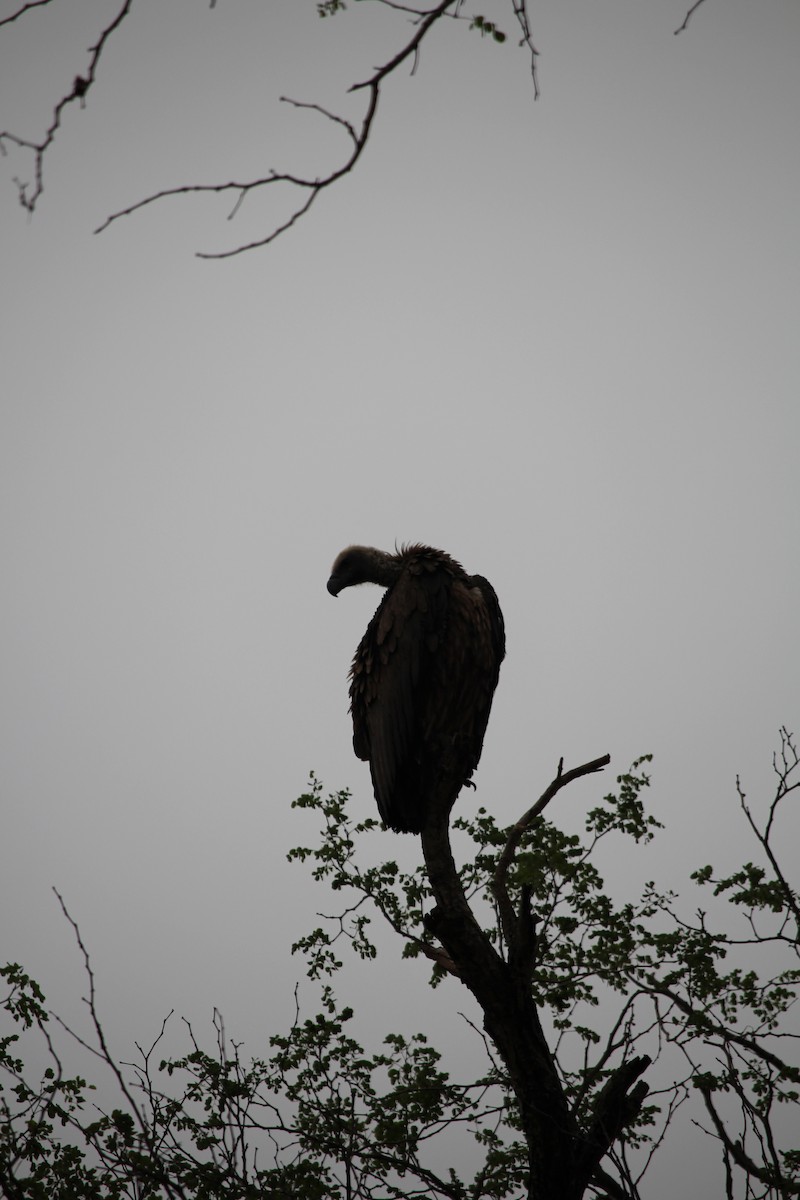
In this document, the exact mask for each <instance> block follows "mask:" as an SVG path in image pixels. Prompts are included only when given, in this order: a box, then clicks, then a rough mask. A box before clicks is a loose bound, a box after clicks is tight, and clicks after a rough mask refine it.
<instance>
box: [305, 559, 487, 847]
mask: <svg viewBox="0 0 800 1200" xmlns="http://www.w3.org/2000/svg"><path fill="white" fill-rule="evenodd" d="M375 576H379V578H375ZM362 582H378V583H382V584H383V586H385V587H386V588H387V591H386V594H385V595H384V597H383V600H382V601H381V603H380V605H379V606H378V610H377V612H376V613H375V616H374V617H373V618H372V620H371V621H370V623H369V626H368V627H367V631H366V633H365V634H364V637H363V638H362V639H361V643H360V645H359V647H358V649H357V650H356V653H355V657H354V659H353V665H352V667H351V670H350V709H351V713H352V716H353V748H354V749H355V752H356V754H357V756H358V757H359V758H362V759H365V760H368V761H369V764H370V771H371V773H372V782H373V786H374V789H375V797H376V799H377V801H378V809H379V811H380V814H381V817H382V818H383V820H384V822H385V823H386V824H387V825H388V826H390V828H392V829H394V830H396V831H398V832H413V833H419V832H420V831H421V830H422V827H423V824H424V822H425V817H426V812H427V801H428V798H429V797H430V796H431V795H432V792H433V789H434V788H435V787H436V786H437V785H438V783H439V782H440V781H441V777H442V773H443V772H446V773H447V774H448V776H450V777H451V780H452V783H453V785H454V791H453V798H455V795H456V794H457V792H458V790H459V789H460V788H461V787H462V786H463V784H464V783H466V782H467V781H468V780H469V779H470V777H471V775H472V773H473V771H474V770H475V768H476V767H477V765H478V760H479V759H480V756H481V750H482V748H483V738H484V734H485V732H486V725H487V722H488V720H489V712H490V709H491V705H492V697H493V695H494V690H495V687H496V686H497V680H498V677H499V673H500V663H501V662H502V660H503V657H504V654H505V634H504V628H503V617H502V614H501V612H500V606H499V604H498V602H497V596H496V595H495V593H494V590H493V588H492V587H491V584H489V583H488V582H487V580H485V579H484V578H482V576H479V575H475V576H468V575H467V574H466V573H465V572H464V570H463V568H462V567H461V566H460V564H459V563H457V562H456V561H455V560H454V559H452V558H450V556H449V555H447V554H445V553H443V552H442V551H440V550H434V549H432V548H431V547H429V546H419V545H414V546H407V547H403V548H402V549H401V550H400V551H399V552H398V553H397V554H395V555H384V554H382V552H381V551H375V550H372V549H371V548H368V547H349V548H348V550H345V551H342V553H341V554H340V555H339V557H338V558H337V560H336V562H335V563H334V566H333V571H332V573H331V578H330V580H329V582H328V588H329V590H330V591H331V592H332V593H333V594H334V595H336V594H338V592H339V591H341V590H342V589H343V588H344V587H348V586H351V585H352V584H354V583H362Z"/></svg>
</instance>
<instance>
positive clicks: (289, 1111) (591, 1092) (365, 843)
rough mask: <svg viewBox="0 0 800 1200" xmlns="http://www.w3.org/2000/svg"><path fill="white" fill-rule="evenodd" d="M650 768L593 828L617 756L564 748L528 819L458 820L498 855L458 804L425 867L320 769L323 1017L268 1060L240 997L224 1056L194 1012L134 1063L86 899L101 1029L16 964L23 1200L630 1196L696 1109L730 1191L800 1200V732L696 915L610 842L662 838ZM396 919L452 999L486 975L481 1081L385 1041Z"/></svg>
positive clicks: (12, 1084)
mask: <svg viewBox="0 0 800 1200" xmlns="http://www.w3.org/2000/svg"><path fill="white" fill-rule="evenodd" d="M649 761H650V760H649V756H644V757H642V758H640V759H638V760H637V761H636V762H634V764H633V765H632V766H631V768H630V770H629V771H627V772H625V773H624V774H622V775H620V776H619V777H618V778H617V787H616V789H615V790H614V791H612V792H610V793H608V794H607V795H606V796H604V797H603V799H602V800H601V801H600V802H599V803H598V804H596V805H595V806H593V807H592V808H590V809H589V811H588V812H587V814H586V818H585V829H584V833H583V835H581V836H579V835H577V834H574V833H566V832H564V831H563V830H562V829H561V828H559V825H558V823H557V822H556V821H555V820H552V821H551V820H550V819H549V814H548V817H545V815H544V813H545V810H546V809H548V807H549V806H550V805H551V804H552V803H553V801H554V800H555V799H556V797H557V796H558V795H559V793H560V792H561V791H562V789H563V788H564V787H566V786H568V785H569V784H570V783H571V782H573V781H574V780H575V779H577V778H580V777H582V776H593V775H595V774H596V773H597V772H598V771H599V770H602V768H603V767H604V766H605V765H606V763H607V758H605V757H604V758H601V759H596V760H592V761H591V762H588V763H585V764H582V765H581V766H579V767H577V768H574V769H573V770H570V771H565V770H564V769H563V765H562V764H559V769H558V772H557V773H556V775H555V777H554V779H553V780H552V782H551V783H550V785H549V786H548V788H547V789H546V790H545V791H544V792H543V793H542V795H541V796H540V798H539V799H538V800H537V801H536V803H535V804H533V805H532V806H531V807H530V808H528V810H527V811H526V812H525V813H524V814H523V815H522V816H521V817H520V819H519V820H518V821H517V822H516V823H515V824H514V825H512V826H511V827H510V828H507V829H501V828H499V827H498V826H497V824H496V822H495V820H494V818H493V817H492V816H491V815H490V814H489V813H488V812H487V811H486V810H485V809H480V810H479V811H478V813H477V815H476V816H475V817H474V818H464V817H458V816H457V817H456V818H455V820H454V821H453V831H454V835H455V836H456V837H457V838H458V839H459V842H460V843H461V844H462V845H463V846H464V847H471V850H469V851H468V852H467V853H465V855H464V858H463V861H462V863H461V865H460V866H459V867H456V866H455V864H454V861H453V857H452V853H451V847H450V832H449V830H448V826H447V821H446V819H445V820H444V821H443V822H439V823H437V822H435V821H434V822H431V823H430V824H429V826H428V828H427V830H426V832H425V833H423V836H422V847H423V852H424V862H420V863H419V865H418V866H417V867H416V868H415V869H414V870H411V871H407V870H406V871H404V870H401V869H400V868H399V867H398V864H397V862H396V861H394V859H392V858H383V857H379V858H378V861H377V862H373V863H372V864H371V865H366V859H367V858H368V854H367V853H366V850H367V848H368V847H369V848H371V849H374V846H375V840H374V839H376V838H383V839H387V835H386V833H385V832H383V831H382V830H381V829H380V827H379V824H378V822H377V821H376V820H374V819H371V818H370V819H368V820H365V821H362V822H359V823H354V821H353V818H352V816H351V815H350V811H349V801H350V795H349V792H347V791H337V792H334V793H331V794H326V793H325V789H324V788H323V786H322V784H321V782H320V781H319V780H317V779H315V778H313V777H312V779H311V783H310V787H309V790H308V791H307V792H306V793H305V794H304V795H303V796H301V797H300V798H299V799H298V800H297V801H295V806H296V807H297V808H300V809H305V810H308V811H309V812H311V813H313V814H315V815H316V816H317V817H318V818H319V821H320V824H321V836H320V839H319V841H318V842H316V843H315V844H312V845H303V846H298V847H296V848H294V849H293V850H292V851H290V855H289V857H290V859H291V860H293V861H295V862H296V863H298V865H299V866H300V867H302V868H304V869H306V870H310V873H311V876H312V877H313V879H315V880H316V881H317V883H318V884H320V885H322V886H325V887H326V888H327V889H328V890H329V892H332V893H333V894H334V895H336V896H339V897H340V904H339V908H338V911H337V912H336V913H334V914H333V915H332V916H330V917H328V918H325V919H324V921H323V923H321V924H320V925H318V926H317V927H316V928H314V929H313V930H311V931H310V932H309V933H308V934H307V935H306V936H305V937H303V938H301V939H300V940H299V941H298V942H297V943H296V944H295V945H294V946H293V951H294V952H295V953H296V954H298V955H300V956H301V957H302V959H303V961H304V963H305V970H306V972H307V975H308V977H309V978H310V979H311V980H312V981H314V983H315V985H316V986H317V987H318V988H319V1001H320V1004H319V1011H318V1012H317V1013H316V1014H315V1015H313V1016H305V1015H304V1014H303V1012H301V1009H300V1005H299V1003H298V1007H297V1012H296V1017H295V1020H294V1022H293V1023H292V1025H291V1028H290V1029H289V1030H288V1031H286V1032H285V1033H278V1034H272V1035H271V1036H270V1037H269V1038H268V1039H267V1041H266V1045H265V1050H266V1053H265V1054H264V1056H263V1057H256V1058H253V1059H250V1060H246V1059H245V1058H244V1056H243V1054H242V1053H241V1046H240V1045H239V1044H238V1043H237V1042H236V1041H235V1040H233V1039H232V1038H230V1036H229V1035H228V1034H227V1032H226V1029H225V1025H224V1022H223V1018H222V1015H221V1014H219V1013H217V1012H215V1013H214V1017H213V1031H214V1035H213V1039H212V1043H211V1045H210V1046H209V1045H207V1044H206V1043H205V1041H204V1040H203V1039H202V1038H201V1037H198V1036H197V1035H196V1033H195V1030H194V1028H193V1026H192V1025H191V1024H189V1023H188V1022H186V1023H185V1036H186V1042H187V1045H186V1050H185V1053H183V1054H181V1055H179V1056H172V1057H170V1056H168V1055H162V1052H161V1045H162V1042H163V1040H164V1037H165V1033H166V1029H167V1021H168V1020H169V1019H170V1018H167V1020H165V1022H164V1025H163V1026H162V1028H161V1030H160V1031H159V1032H158V1034H157V1036H156V1037H155V1038H154V1039H153V1040H152V1041H151V1042H150V1043H145V1044H139V1043H137V1045H136V1054H135V1056H134V1057H133V1058H132V1060H131V1061H129V1062H118V1061H117V1060H116V1059H115V1058H114V1057H113V1055H112V1054H111V1052H110V1050H109V1047H108V1044H107V1041H106V1036H105V1033H104V1029H103V1023H102V1018H101V1012H100V1005H99V1002H98V999H97V996H96V991H95V977H94V970H93V967H92V963H91V961H90V958H89V954H88V951H87V949H86V947H85V945H84V943H83V941H82V938H81V934H80V931H79V929H78V927H77V925H76V924H75V922H74V921H72V918H71V917H69V914H68V913H67V914H66V915H67V917H68V919H69V920H70V921H71V923H72V926H73V930H74V933H75V936H76V939H77V943H78V946H79V949H80V951H81V953H82V954H83V957H84V963H85V969H86V978H87V982H88V993H87V996H86V1002H87V1005H88V1008H89V1012H90V1015H91V1024H92V1029H93V1037H92V1040H91V1041H88V1040H87V1039H86V1038H84V1037H82V1036H80V1035H78V1034H75V1033H71V1031H70V1030H69V1029H68V1028H67V1027H66V1026H64V1025H63V1023H62V1022H61V1021H60V1020H59V1018H58V1017H57V1016H56V1015H55V1014H54V1013H52V1012H50V1011H49V1009H48V1007H47V1004H46V1000H45V996H44V994H43V991H42V989H41V988H40V986H39V984H38V983H37V982H36V981H34V980H32V979H31V978H30V977H29V976H28V975H27V973H26V972H25V970H24V968H23V967H22V966H20V965H19V964H9V965H8V966H6V967H5V968H4V969H3V970H2V976H3V978H4V980H5V983H6V987H7V994H6V997H5V1001H4V1009H5V1013H6V1014H7V1022H8V1027H9V1032H7V1033H6V1034H5V1035H4V1036H3V1037H2V1039H0V1065H2V1068H3V1071H4V1080H3V1084H2V1093H0V1106H1V1110H2V1120H1V1123H0V1184H1V1185H2V1188H3V1194H4V1195H6V1196H8V1197H10V1198H11V1200H17V1198H19V1200H22V1198H23V1197H24V1198H25V1200H27V1198H29V1197H45V1196H47V1197H63V1198H67V1197H74V1198H76V1200H77V1198H78V1197H81V1198H83V1197H98V1198H99V1197H103V1198H104V1200H105V1198H106V1197H108V1198H115V1197H123V1196H124V1197H137V1198H144V1197H148V1198H149V1197H152V1198H155V1197H187V1198H188V1197H192V1198H197V1200H200V1198H204V1197H216V1196H226V1197H228V1196H229V1197H237V1198H238V1197H241V1198H242V1200H244V1198H247V1200H254V1198H256V1197H259V1198H262V1197H303V1198H307V1197H308V1198H311V1197H342V1198H344V1197H356V1196H363V1197H369V1196H373V1197H378V1196H382V1197H387V1196H392V1197H398V1198H399V1197H422V1196H426V1197H443V1198H445V1197H446V1198H450V1200H467V1198H470V1200H478V1198H479V1197H505V1196H528V1197H531V1198H533V1197H536V1198H537V1200H542V1198H544V1197H548V1198H549V1197H552V1198H553V1200H555V1197H561V1198H568V1197H581V1196H587V1195H593V1196H600V1197H607V1198H609V1200H619V1198H621V1197H643V1196H645V1195H647V1190H646V1184H647V1172H648V1168H649V1167H650V1165H651V1163H652V1161H653V1158H654V1156H655V1155H656V1154H657V1153H658V1152H660V1151H662V1148H663V1153H667V1154H668V1153H669V1147H670V1144H671V1139H672V1138H674V1137H679V1135H680V1124H681V1121H682V1120H686V1119H688V1118H690V1119H692V1120H694V1121H695V1122H696V1123H697V1124H699V1125H700V1126H701V1127H702V1128H703V1129H704V1130H705V1132H706V1133H707V1134H708V1135H709V1137H711V1138H712V1139H714V1141H715V1142H716V1144H717V1148H718V1152H719V1157H720V1160H721V1170H722V1180H721V1182H720V1188H721V1189H722V1188H724V1189H725V1193H724V1194H725V1195H727V1196H729V1197H734V1196H736V1197H739V1196H741V1197H759V1198H762V1200H767V1198H770V1200H771V1198H778V1197H787V1196H792V1195H796V1194H798V1192H800V1152H798V1150H797V1148H796V1146H795V1145H794V1144H793V1143H792V1136H793V1129H792V1122H791V1120H786V1119H785V1118H784V1115H785V1114H786V1113H788V1112H791V1109H792V1106H793V1105H795V1104H796V1102H797V1100H798V1096H800V1065H799V1064H798V1056H797V1041H798V1035H797V1033H796V1032H793V1031H792V1028H791V1016H792V1008H793V1005H794V1003H795V1001H796V998H797V989H798V984H800V969H799V968H798V965H797V957H798V948H799V947H800V897H798V893H797V891H796V889H795V886H794V885H793V883H792V882H791V880H790V878H789V874H788V871H787V869H786V867H785V866H784V865H783V864H782V862H781V854H780V848H779V847H780V836H781V835H780V829H779V826H780V822H781V819H782V817H783V815H784V809H785V808H786V806H787V804H790V803H791V799H792V793H794V792H796V791H797V790H798V788H799V787H800V759H799V758H798V753H797V749H796V745H795V742H794V740H793V738H792V736H791V735H790V734H789V733H788V731H786V730H782V731H781V742H780V749H779V750H778V752H777V754H776V755H775V758H774V770H775V779H776V783H775V790H774V793H773V795H772V796H771V797H770V798H769V799H767V800H764V801H760V802H758V803H757V804H753V803H751V802H750V801H749V800H748V798H747V796H746V794H745V791H744V788H743V786H742V784H741V783H740V782H738V781H737V791H738V803H739V809H740V814H741V817H742V819H743V820H744V822H745V824H746V827H747V828H748V830H749V832H750V834H751V836H752V838H753V841H754V843H755V854H754V860H753V861H748V862H746V863H744V864H743V865H742V866H741V867H739V868H737V869H736V870H734V871H729V872H727V873H719V872H718V871H717V870H716V869H715V868H714V866H713V865H712V864H706V865H704V866H701V867H700V868H698V869H696V870H695V871H694V872H693V873H692V875H691V882H692V886H693V887H696V888H697V889H699V890H700V893H701V895H702V897H703V907H701V908H698V909H697V911H696V912H695V913H694V915H687V913H686V911H685V909H686V901H685V898H682V897H680V896H679V895H678V893H677V892H675V891H672V890H663V888H662V886H661V885H658V884H656V882H651V883H648V884H647V886H646V887H645V888H644V890H643V891H642V892H641V894H640V895H638V896H636V897H635V898H620V897H619V896H617V895H616V894H615V892H616V889H615V888H613V887H609V886H608V885H607V884H606V883H605V881H604V878H603V876H602V874H601V871H600V867H599V861H600V859H601V858H602V857H603V856H604V852H605V851H606V850H607V849H609V848H613V853H614V855H615V857H616V856H620V855H623V854H628V853H630V852H631V850H633V852H634V853H635V847H636V846H637V845H641V844H644V843H646V842H649V841H650V840H651V839H653V838H655V837H656V836H657V835H658V832H659V829H660V826H659V823H658V821H656V820H655V818H654V817H653V816H652V815H651V814H648V812H647V809H646V806H645V803H644V799H645V795H646V789H647V787H648V783H649V776H648V773H647V772H648V769H649ZM381 848H382V850H383V851H384V852H385V851H386V850H387V849H388V850H391V848H392V842H391V840H388V839H387V840H385V841H383V842H381ZM432 897H433V906H432V904H431V900H432ZM59 899H60V897H59ZM62 905H63V902H62ZM65 913H66V908H65ZM376 921H377V922H379V923H385V924H386V925H387V926H388V927H389V928H390V929H391V930H392V931H393V934H394V935H395V936H396V937H397V938H399V939H400V940H401V941H402V943H403V947H404V950H403V953H404V956H405V957H406V958H408V959H411V960H415V959H422V960H425V959H427V960H428V962H429V963H430V966H431V971H430V979H429V982H430V985H431V986H433V987H439V986H442V987H446V988H449V989H452V992H453V1002H454V1004H459V1003H460V1000H459V996H460V994H461V992H462V989H463V987H464V986H466V987H467V988H468V989H469V990H470V991H471V992H472V994H473V996H474V997H475V998H476V1000H477V1002H478V1010H477V1011H478V1012H480V1013H481V1014H482V1026H480V1025H479V1024H478V1022H477V1020H476V1021H472V1020H471V1018H467V1023H468V1024H469V1026H470V1027H471V1030H472V1033H473V1036H474V1037H475V1038H476V1039H477V1040H478V1042H479V1043H480V1044H481V1046H482V1050H483V1054H484V1069H483V1070H482V1071H481V1072H480V1073H479V1074H477V1075H476V1076H475V1077H474V1078H462V1077H459V1075H458V1074H457V1073H456V1074H454V1073H453V1071H452V1069H448V1065H447V1064H446V1063H445V1062H444V1061H443V1058H442V1056H441V1055H440V1053H439V1052H438V1051H437V1050H436V1048H435V1047H434V1046H433V1045H432V1044H431V1042H430V1041H429V1040H428V1037H427V1036H426V1034H425V1032H423V1031H420V1032H419V1033H416V1034H414V1035H411V1036H409V1035H408V1034H407V1033H406V1034H401V1033H398V1032H396V1031H391V1030H390V1031H389V1032H387V1033H386V1035H385V1037H384V1039H383V1043H382V1045H380V1046H378V1047H372V1048H370V1047H365V1046H364V1045H362V1044H361V1041H360V1040H359V1039H358V1037H357V1034H356V1030H357V1018H356V1014H355V1012H354V1010H353V1008H352V1006H350V1005H348V1004H345V1003H342V1002H341V1001H340V1000H339V999H338V997H337V994H336V982H337V976H338V974H339V972H340V970H341V968H342V966H343V963H344V961H345V957H346V954H347V953H348V952H353V953H354V954H355V955H356V956H357V957H358V958H360V959H362V960H365V961H367V962H369V961H372V960H378V959H379V953H378V947H377V941H376V937H375V934H374V929H375V928H376V926H375V924H374V923H375V922H376ZM406 974H407V984H406V986H408V987H413V986H424V984H423V982H422V980H421V979H420V978H419V969H418V967H414V966H413V965H412V964H411V963H410V964H409V965H408V967H407V970H406ZM34 1033H38V1035H39V1037H40V1038H41V1039H43V1046H44V1049H45V1051H46V1055H47V1062H46V1065H45V1067H44V1069H43V1071H42V1072H41V1074H40V1075H39V1076H35V1075H32V1073H31V1069H30V1068H29V1067H27V1066H26V1064H25V1061H24V1058H25V1056H24V1054H23V1048H25V1047H27V1049H28V1051H30V1052H32V1051H31V1046H30V1037H31V1035H32V1034H34ZM70 1036H71V1037H72V1038H73V1039H76V1038H77V1041H78V1042H79V1044H80V1046H82V1047H83V1049H84V1051H85V1052H86V1053H87V1056H88V1061H89V1064H90V1065H91V1066H92V1072H91V1074H92V1075H93V1074H94V1071H95V1069H96V1066H97V1063H98V1061H99V1063H100V1064H102V1065H103V1066H104V1068H105V1069H106V1072H107V1073H110V1077H111V1084H112V1085H113V1089H112V1091H113V1090H115V1091H116V1098H115V1099H114V1098H113V1094H112V1099H111V1100H109V1099H108V1095H109V1091H110V1089H109V1083H108V1080H106V1081H105V1082H100V1081H95V1080H94V1078H93V1079H92V1082H89V1079H88V1075H89V1074H90V1072H87V1077H84V1076H82V1075H73V1074H70V1073H69V1072H68V1071H66V1070H65V1068H64V1066H63V1054H62V1052H61V1050H60V1049H59V1040H60V1039H63V1038H64V1037H70ZM41 1048H42V1047H41V1046H40V1047H38V1051H41ZM32 1053H33V1052H32ZM35 1058H36V1054H35V1053H34V1060H35ZM453 1137H455V1141H453ZM443 1143H444V1145H443ZM454 1147H455V1148H454Z"/></svg>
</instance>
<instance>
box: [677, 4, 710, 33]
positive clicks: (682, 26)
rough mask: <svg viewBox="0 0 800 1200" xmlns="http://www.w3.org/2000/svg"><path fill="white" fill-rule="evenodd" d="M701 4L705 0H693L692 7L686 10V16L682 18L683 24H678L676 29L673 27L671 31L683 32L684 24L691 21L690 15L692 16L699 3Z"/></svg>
mask: <svg viewBox="0 0 800 1200" xmlns="http://www.w3.org/2000/svg"><path fill="white" fill-rule="evenodd" d="M701 4H705V0H695V2H694V4H693V5H692V7H691V8H690V9H689V11H688V12H687V14H686V16H685V17H684V18H683V24H681V25H679V26H678V28H677V29H673V31H672V32H673V33H676V34H677V33H683V31H684V29H685V28H686V26H687V25H688V24H689V22H690V21H691V19H692V17H693V16H694V14H695V13H696V12H697V10H698V8H699V7H700V5H701Z"/></svg>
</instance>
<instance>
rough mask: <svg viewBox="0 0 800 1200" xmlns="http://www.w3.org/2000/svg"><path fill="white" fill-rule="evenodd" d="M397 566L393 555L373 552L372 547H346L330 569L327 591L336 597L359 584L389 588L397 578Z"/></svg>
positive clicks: (380, 551) (377, 551)
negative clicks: (375, 584) (371, 584)
mask: <svg viewBox="0 0 800 1200" xmlns="http://www.w3.org/2000/svg"><path fill="white" fill-rule="evenodd" d="M398 571H399V564H398V561H397V558H396V557H395V555H393V554H386V553H385V552H384V551H383V550H375V549H373V547H372V546H348V547H347V549H346V550H343V551H342V552H341V554H339V555H338V556H337V558H336V561H335V562H334V564H333V566H332V567H331V577H330V579H329V580H328V591H329V592H330V594H331V595H332V596H338V595H339V592H342V591H344V589H345V588H348V587H355V586H356V584H359V583H377V584H380V585H381V587H390V586H391V585H392V584H393V583H394V581H395V579H396V578H397V575H398Z"/></svg>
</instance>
